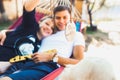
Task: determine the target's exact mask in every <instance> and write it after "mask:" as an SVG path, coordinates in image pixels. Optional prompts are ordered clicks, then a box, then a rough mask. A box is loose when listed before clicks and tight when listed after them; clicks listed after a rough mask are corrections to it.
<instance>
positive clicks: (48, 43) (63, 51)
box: [38, 31, 85, 57]
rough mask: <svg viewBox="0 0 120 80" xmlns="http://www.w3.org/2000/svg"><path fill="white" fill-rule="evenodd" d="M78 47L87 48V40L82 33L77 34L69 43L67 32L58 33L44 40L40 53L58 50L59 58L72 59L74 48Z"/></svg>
mask: <svg viewBox="0 0 120 80" xmlns="http://www.w3.org/2000/svg"><path fill="white" fill-rule="evenodd" d="M76 45H82V46H85V40H84V37H83V35H82V33H81V32H76V34H75V37H74V40H73V41H67V39H66V37H65V31H58V32H57V33H55V34H52V35H51V36H48V37H46V38H44V39H43V41H42V44H41V47H40V49H39V51H38V52H44V51H47V50H51V49H56V50H57V54H58V55H59V56H62V57H70V56H71V54H72V50H73V47H74V46H76Z"/></svg>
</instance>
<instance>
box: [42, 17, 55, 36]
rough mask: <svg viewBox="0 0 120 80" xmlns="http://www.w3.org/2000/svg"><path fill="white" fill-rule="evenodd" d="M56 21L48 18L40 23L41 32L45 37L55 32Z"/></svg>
mask: <svg viewBox="0 0 120 80" xmlns="http://www.w3.org/2000/svg"><path fill="white" fill-rule="evenodd" d="M53 28H54V23H53V20H52V19H50V18H47V19H45V20H43V21H42V22H41V23H40V31H41V32H40V33H41V35H42V36H43V37H47V36H49V35H51V34H52V33H53Z"/></svg>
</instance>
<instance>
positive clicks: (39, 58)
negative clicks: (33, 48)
mask: <svg viewBox="0 0 120 80" xmlns="http://www.w3.org/2000/svg"><path fill="white" fill-rule="evenodd" d="M53 57H54V54H48V53H38V52H36V53H34V54H33V55H32V59H33V61H34V62H35V63H38V62H48V61H50V60H52V58H53Z"/></svg>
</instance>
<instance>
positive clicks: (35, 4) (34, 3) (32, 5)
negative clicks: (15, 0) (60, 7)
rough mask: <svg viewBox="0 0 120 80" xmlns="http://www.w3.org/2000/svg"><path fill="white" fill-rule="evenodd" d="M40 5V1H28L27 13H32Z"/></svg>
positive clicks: (26, 4) (26, 2)
mask: <svg viewBox="0 0 120 80" xmlns="http://www.w3.org/2000/svg"><path fill="white" fill-rule="evenodd" d="M39 3H40V0H26V1H25V3H24V6H25V9H26V11H32V10H33V9H34V8H35V7H36V6H37V5H39Z"/></svg>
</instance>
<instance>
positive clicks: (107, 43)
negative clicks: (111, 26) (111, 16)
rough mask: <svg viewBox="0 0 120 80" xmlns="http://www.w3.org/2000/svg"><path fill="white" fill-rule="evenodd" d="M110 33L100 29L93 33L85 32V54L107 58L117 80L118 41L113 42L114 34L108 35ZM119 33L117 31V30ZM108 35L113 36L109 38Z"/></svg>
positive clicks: (118, 64)
mask: <svg viewBox="0 0 120 80" xmlns="http://www.w3.org/2000/svg"><path fill="white" fill-rule="evenodd" d="M110 34H111V33H107V32H106V33H105V32H102V31H100V30H98V31H96V32H94V33H93V34H86V37H85V38H86V51H85V56H87V57H88V56H89V57H102V58H104V59H106V60H108V61H109V62H110V63H111V64H112V65H113V68H114V70H115V74H116V76H117V78H119V79H117V80H120V63H118V61H120V57H119V54H120V53H119V52H120V51H119V49H120V41H119V42H115V40H114V37H116V35H115V34H114V35H110ZM118 34H119V32H118ZM110 36H112V37H113V38H112V39H111V38H110Z"/></svg>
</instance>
